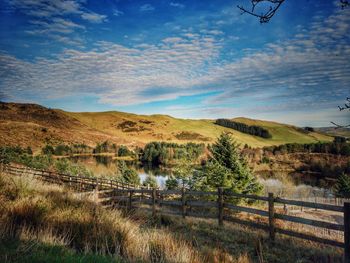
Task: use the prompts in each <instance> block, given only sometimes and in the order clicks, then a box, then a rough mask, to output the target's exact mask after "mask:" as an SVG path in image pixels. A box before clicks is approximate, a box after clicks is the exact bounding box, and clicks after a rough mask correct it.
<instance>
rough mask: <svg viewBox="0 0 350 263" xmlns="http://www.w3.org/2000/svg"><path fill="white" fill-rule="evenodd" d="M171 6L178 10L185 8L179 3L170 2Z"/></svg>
mask: <svg viewBox="0 0 350 263" xmlns="http://www.w3.org/2000/svg"><path fill="white" fill-rule="evenodd" d="M170 6H173V7H178V8H184V7H185V5H184V4H181V3H177V2H170Z"/></svg>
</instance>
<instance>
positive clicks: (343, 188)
mask: <svg viewBox="0 0 350 263" xmlns="http://www.w3.org/2000/svg"><path fill="white" fill-rule="evenodd" d="M335 191H336V194H337V196H339V197H342V198H350V175H346V174H344V173H343V174H342V175H340V176H339V177H338V179H337V183H336V185H335Z"/></svg>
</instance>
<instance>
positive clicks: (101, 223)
mask: <svg viewBox="0 0 350 263" xmlns="http://www.w3.org/2000/svg"><path fill="white" fill-rule="evenodd" d="M0 186H1V188H0V198H1V204H2V205H1V206H0V214H1V216H0V238H1V239H14V240H20V241H22V242H28V241H32V242H34V243H37V242H39V243H43V244H46V245H51V246H64V247H67V248H70V249H74V250H75V251H77V252H79V253H94V254H99V255H109V256H112V257H116V258H122V259H123V260H125V261H128V262H203V261H204V260H205V258H206V257H211V254H210V253H209V252H206V253H205V254H203V253H201V252H200V251H198V250H197V249H195V248H194V247H193V245H192V244H191V242H190V241H188V240H186V239H184V238H182V237H181V235H174V234H173V233H171V232H170V231H168V230H167V229H158V228H154V227H147V228H144V227H143V225H144V224H146V225H147V224H148V219H147V218H145V217H142V216H141V217H138V218H134V219H131V218H129V217H126V216H125V215H123V214H122V212H121V211H118V210H106V209H104V208H102V207H99V206H98V205H96V204H95V203H93V202H92V201H91V200H89V199H88V198H84V199H81V198H78V197H76V195H74V194H73V193H71V192H69V190H67V189H64V188H62V187H59V186H53V185H48V184H43V183H41V182H38V181H36V180H35V179H34V178H28V177H27V178H24V177H22V178H13V179H9V178H8V177H7V176H4V175H1V176H0ZM34 243H33V244H34ZM28 250H30V248H26V251H28ZM17 252H18V253H22V252H23V251H22V252H21V250H20V251H17ZM212 255H215V257H213V260H210V262H221V261H216V260H215V258H221V257H222V256H221V255H220V250H219V249H217V250H216V251H215V252H213V254H212ZM0 259H1V257H0ZM227 262H233V261H232V260H231V261H227Z"/></svg>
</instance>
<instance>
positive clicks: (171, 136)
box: [0, 102, 332, 148]
mask: <svg viewBox="0 0 350 263" xmlns="http://www.w3.org/2000/svg"><path fill="white" fill-rule="evenodd" d="M233 120H235V121H237V122H242V123H245V124H247V125H258V126H261V127H263V128H266V129H267V130H268V131H269V132H270V133H271V135H272V138H271V139H264V138H260V137H257V136H252V135H248V134H244V133H241V132H238V131H236V130H233V129H230V128H225V127H222V126H219V125H216V124H215V123H214V122H215V120H192V119H178V118H173V117H171V116H168V115H137V114H131V113H124V112H117V111H109V112H80V113H75V112H66V111H63V110H56V109H48V108H45V107H43V106H40V105H36V104H20V103H3V102H0V145H21V146H31V147H33V148H40V147H42V146H43V145H45V144H46V143H51V144H59V143H85V144H88V145H90V146H95V144H96V143H97V142H102V141H104V140H109V141H111V142H114V143H117V144H125V145H130V146H136V145H139V146H142V145H144V144H145V143H147V142H150V141H169V142H170V141H171V142H177V143H185V142H190V141H191V142H202V143H211V142H213V141H214V140H215V139H216V138H217V136H218V135H219V134H220V133H221V132H223V131H226V132H230V133H231V134H232V136H233V137H234V138H235V139H236V140H237V141H238V142H239V143H241V144H248V145H250V146H252V147H263V146H269V145H278V144H284V143H291V142H299V143H311V142H317V141H330V140H331V139H332V138H331V137H330V136H327V135H324V134H321V133H318V132H311V133H307V132H305V131H303V130H302V129H300V128H298V127H295V126H291V125H286V124H280V123H275V122H269V121H261V120H252V119H247V118H235V119H233Z"/></svg>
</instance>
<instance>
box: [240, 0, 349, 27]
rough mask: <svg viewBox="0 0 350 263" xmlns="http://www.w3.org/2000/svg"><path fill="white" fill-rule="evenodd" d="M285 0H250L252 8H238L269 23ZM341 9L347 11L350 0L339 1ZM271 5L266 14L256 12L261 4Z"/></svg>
mask: <svg viewBox="0 0 350 263" xmlns="http://www.w3.org/2000/svg"><path fill="white" fill-rule="evenodd" d="M284 1H285V0H250V4H251V8H245V7H243V6H240V5H237V7H238V8H239V9H240V10H241V11H242V14H245V13H247V14H249V15H252V16H255V17H257V18H259V20H260V23H261V24H262V23H268V22H269V21H270V19H271V18H272V17H273V16H274V15H275V13H276V11H277V10H278V9H279V8H280V6H281V5H282V4H283V2H284ZM339 1H340V7H341V9H345V8H346V7H349V6H350V0H339ZM263 2H264V3H270V7H269V8H268V10H267V11H266V12H265V13H261V14H258V13H257V12H255V8H256V6H257V5H258V4H260V3H263Z"/></svg>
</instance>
